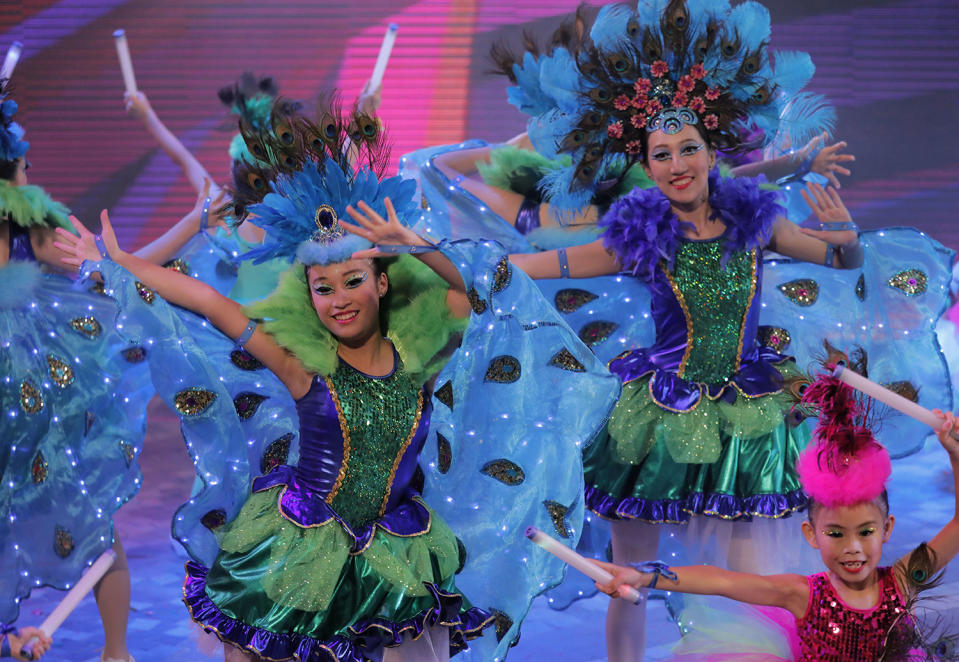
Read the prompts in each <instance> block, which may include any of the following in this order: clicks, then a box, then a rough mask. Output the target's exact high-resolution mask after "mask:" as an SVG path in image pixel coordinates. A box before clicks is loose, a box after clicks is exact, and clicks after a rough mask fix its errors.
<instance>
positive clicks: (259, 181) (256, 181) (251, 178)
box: [246, 172, 266, 191]
mask: <svg viewBox="0 0 959 662" xmlns="http://www.w3.org/2000/svg"><path fill="white" fill-rule="evenodd" d="M246 181H247V183H248V184H249V185H250V186H252V187H253V189H254V190H255V191H262V190H263V189H265V188H266V182H264V181H263V178H262V177H260V176H259V175H257V174H256V173H253V172H251V173H250V174H248V175H247V176H246Z"/></svg>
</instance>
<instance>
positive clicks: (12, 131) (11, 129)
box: [0, 89, 30, 161]
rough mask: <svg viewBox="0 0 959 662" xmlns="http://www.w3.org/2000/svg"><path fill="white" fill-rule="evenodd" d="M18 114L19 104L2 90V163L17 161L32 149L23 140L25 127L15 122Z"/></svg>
mask: <svg viewBox="0 0 959 662" xmlns="http://www.w3.org/2000/svg"><path fill="white" fill-rule="evenodd" d="M16 112H17V102H16V101H14V100H13V99H10V98H8V97H7V92H6V90H3V89H0V161H16V160H17V159H19V158H22V157H23V156H24V155H25V154H26V153H27V150H28V149H30V143H28V142H27V141H26V140H24V139H23V127H22V126H20V125H19V124H17V123H16V122H14V121H13V116H14V115H15V114H16Z"/></svg>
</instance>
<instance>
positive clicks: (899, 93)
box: [0, 0, 959, 247]
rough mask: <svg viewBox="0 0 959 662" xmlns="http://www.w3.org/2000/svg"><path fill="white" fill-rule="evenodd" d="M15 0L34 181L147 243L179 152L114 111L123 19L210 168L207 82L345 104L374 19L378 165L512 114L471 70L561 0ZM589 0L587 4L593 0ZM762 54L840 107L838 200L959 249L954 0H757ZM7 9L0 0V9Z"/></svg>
mask: <svg viewBox="0 0 959 662" xmlns="http://www.w3.org/2000/svg"><path fill="white" fill-rule="evenodd" d="M523 4H524V6H519V5H520V3H517V2H515V1H514V0H450V1H446V2H441V1H437V0H425V1H420V2H415V1H409V0H397V1H393V2H384V1H382V0H368V1H366V2H363V3H359V2H357V3H348V2H337V3H334V2H318V1H317V0H280V1H277V2H262V1H261V2H256V3H254V2H249V1H245V0H239V1H236V2H230V3H226V2H222V1H217V0H199V1H193V2H191V1H187V0H172V1H162V2H161V1H159V0H155V1H153V2H148V1H145V0H85V1H83V0H60V1H38V0H30V1H26V2H22V3H7V4H4V5H3V6H2V7H0V49H6V47H7V46H8V45H9V44H10V43H11V42H13V41H14V40H19V41H21V42H23V44H24V53H23V57H22V59H21V62H20V65H19V66H18V68H17V70H16V72H15V74H14V77H13V84H14V90H15V93H16V98H17V100H18V101H19V102H20V104H21V115H20V119H21V120H22V122H23V124H24V125H25V127H26V129H27V135H28V138H29V140H30V141H31V144H32V148H31V152H30V159H31V162H32V164H33V169H31V171H30V177H31V181H32V182H34V183H37V184H40V185H42V186H44V187H45V188H46V189H47V190H48V191H49V192H50V193H51V194H52V195H53V196H54V197H55V198H57V199H60V200H62V201H64V202H65V203H67V204H68V205H70V206H71V207H72V208H73V209H75V210H76V212H77V213H78V214H79V215H80V216H81V217H82V218H83V219H84V220H85V221H86V222H88V223H89V224H96V222H97V221H96V215H97V212H98V210H99V209H101V208H103V207H108V208H110V209H111V210H112V213H113V216H114V218H115V219H116V222H117V225H118V227H119V228H120V231H121V235H122V236H121V241H122V242H123V243H124V245H126V246H130V247H134V246H139V245H141V244H142V243H145V242H146V241H148V240H150V239H152V238H154V237H155V236H157V235H158V234H159V233H160V232H161V231H162V229H163V228H164V227H166V226H167V225H169V224H170V223H172V222H173V221H174V220H176V219H177V218H179V217H180V216H181V215H182V214H183V213H185V212H186V211H187V210H188V209H189V208H190V207H191V206H192V204H193V200H194V198H193V193H192V191H191V190H190V189H189V187H188V186H187V184H186V182H185V180H184V178H183V177H182V175H181V174H180V172H179V170H178V169H177V168H176V166H175V165H173V163H172V162H171V161H170V160H169V159H168V158H167V157H166V156H165V155H164V154H163V153H162V152H160V151H159V150H158V149H157V148H156V145H155V144H154V143H153V142H152V140H151V138H150V136H149V135H148V134H147V133H146V131H145V130H144V129H143V128H142V126H141V124H140V123H139V121H137V120H135V119H132V118H128V117H127V116H126V115H125V114H124V111H123V106H122V94H123V84H122V79H121V76H120V70H119V66H118V64H117V58H116V53H115V50H114V46H113V40H112V37H111V34H112V32H113V30H115V29H116V28H124V29H126V31H127V35H128V38H129V42H130V48H131V52H132V56H133V61H134V65H135V68H136V76H137V83H138V85H139V87H140V89H141V90H143V91H144V92H146V93H147V95H148V96H149V98H150V100H151V102H152V104H153V107H154V109H155V110H156V111H157V113H158V114H159V116H160V117H161V119H162V120H163V121H164V122H166V124H167V125H168V126H169V128H170V129H171V130H172V131H174V132H175V133H176V134H177V135H179V136H180V137H181V139H182V140H183V141H184V143H186V144H187V146H188V147H190V148H191V149H192V150H193V151H194V153H195V154H196V155H197V157H198V158H199V159H200V161H201V162H203V163H204V164H205V165H206V167H207V168H208V169H209V171H210V172H211V173H212V174H213V176H214V177H215V178H217V179H218V180H219V181H225V179H226V177H227V174H228V157H227V155H226V147H227V144H228V141H229V138H230V135H231V127H230V126H229V122H228V120H227V115H226V112H225V109H224V108H223V107H222V105H221V104H220V103H219V101H218V99H217V97H216V90H217V89H218V88H219V87H221V86H223V85H226V84H229V83H231V82H232V81H233V80H234V79H235V77H236V76H237V75H238V74H239V73H240V72H242V71H243V70H251V71H253V72H255V73H258V74H271V75H273V76H274V77H275V78H276V79H277V81H278V82H279V84H280V89H281V91H282V92H283V93H284V94H286V95H289V96H292V97H298V98H304V99H308V98H311V97H313V96H315V95H316V94H317V93H318V92H320V91H322V90H326V89H329V88H331V87H337V88H339V89H340V90H342V92H343V96H344V99H345V100H346V101H350V102H351V101H352V100H353V99H354V98H355V96H356V94H358V93H359V90H360V89H361V88H362V85H363V83H364V81H365V80H366V78H367V77H368V76H369V74H370V72H371V71H372V68H373V63H374V61H375V58H376V54H377V51H378V49H379V43H380V40H381V38H382V35H383V32H384V30H385V27H386V25H388V24H389V23H390V22H396V23H398V24H399V25H400V32H399V37H398V39H397V42H396V47H395V49H394V51H393V57H392V59H391V61H390V65H389V68H388V69H387V75H386V80H385V85H384V91H383V106H382V111H381V115H382V117H383V118H384V120H385V122H386V124H387V127H388V128H389V131H390V133H391V135H392V139H393V143H394V154H393V156H394V162H395V161H396V160H397V159H398V158H399V156H400V155H401V154H402V153H404V152H407V151H411V150H413V149H417V148H419V147H423V146H426V145H431V144H441V143H448V142H457V141H460V140H463V139H466V138H485V139H488V140H501V139H505V138H507V137H509V136H511V135H513V134H515V133H517V132H519V131H521V130H522V129H523V127H524V118H523V116H522V115H520V113H519V112H518V111H516V110H515V109H513V108H512V107H511V106H509V105H507V103H506V101H505V93H504V87H505V80H504V79H502V78H500V77H496V76H490V75H487V74H486V73H485V72H486V70H487V69H488V68H489V66H490V65H489V61H488V59H487V53H488V51H489V47H490V45H491V44H492V43H493V42H494V41H495V40H497V39H506V40H508V41H511V42H512V43H518V41H519V37H520V34H521V32H522V30H523V29H528V30H531V31H533V32H534V33H539V34H543V35H545V34H548V33H549V32H550V31H551V30H552V29H553V28H554V27H555V26H556V25H557V24H558V23H559V20H560V19H561V17H562V16H564V15H566V14H567V13H569V12H571V11H573V10H574V9H575V7H576V5H577V3H576V2H575V0H554V1H551V2H539V1H534V2H527V3H523ZM591 4H599V3H591ZM766 4H767V5H768V6H769V7H770V10H771V13H772V18H773V22H774V29H773V34H774V40H773V44H772V45H773V47H774V48H783V49H802V50H808V51H810V52H811V53H812V55H813V58H814V60H815V61H816V63H817V66H818V71H817V76H816V78H815V80H814V81H813V89H815V90H816V91H820V92H823V93H825V94H827V95H829V96H830V97H831V98H832V99H833V101H834V102H835V104H836V106H837V108H838V111H839V119H840V122H839V127H838V134H839V135H840V136H841V137H842V138H845V139H847V140H849V142H850V144H851V146H852V148H853V151H854V153H855V154H856V155H857V157H858V161H857V163H856V166H855V176H854V177H853V178H851V179H849V180H847V181H846V185H845V187H844V195H845V197H846V200H847V202H848V204H849V206H850V207H851V208H852V209H853V211H854V213H855V215H856V218H857V220H859V221H860V223H861V224H862V225H863V226H865V227H875V226H879V225H916V226H918V227H920V228H922V229H924V230H926V231H928V232H930V233H931V234H933V236H936V237H937V238H939V239H940V240H941V241H943V242H944V243H946V244H949V245H953V246H957V245H959V229H956V228H955V223H954V222H953V214H954V210H955V209H957V208H959V152H957V142H959V141H957V138H956V135H955V131H954V121H953V118H954V116H955V113H956V108H957V105H959V51H957V46H956V44H957V43H959V8H957V6H956V4H955V2H954V1H953V0H908V1H902V2H876V1H871V2H866V1H856V0H853V1H846V2H818V1H817V2H804V3H796V2H794V1H793V0H775V1H770V2H767V3H766ZM11 5H12V6H11Z"/></svg>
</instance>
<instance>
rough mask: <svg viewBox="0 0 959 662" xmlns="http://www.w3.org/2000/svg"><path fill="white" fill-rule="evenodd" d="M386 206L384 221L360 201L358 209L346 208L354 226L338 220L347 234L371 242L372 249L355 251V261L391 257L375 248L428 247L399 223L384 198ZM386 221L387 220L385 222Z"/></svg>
mask: <svg viewBox="0 0 959 662" xmlns="http://www.w3.org/2000/svg"><path fill="white" fill-rule="evenodd" d="M383 202H384V203H385V205H386V216H387V218H386V219H384V218H383V217H382V216H380V215H379V214H378V213H376V211H374V210H373V208H372V207H370V206H369V205H368V204H366V203H365V202H363V201H362V200H361V201H360V202H358V203H357V205H356V206H357V207H359V209H356V208H354V207H353V206H352V205H351V206H348V207H347V208H346V213H347V214H349V215H350V218H352V219H353V220H354V221H356V224H353V223H346V222H344V221H342V220H340V225H342V226H343V229H345V230H346V231H347V232H352V233H353V234H355V235H359V236H360V237H363V238H364V239H366V240H368V241H370V242H372V243H373V244H374V248H370V249H367V250H365V251H357V252H356V253H354V254H353V257H354V258H356V259H359V258H367V257H381V256H383V255H392V253H384V252H382V251H380V250H378V249H377V248H376V247H375V246H376V245H380V246H428V245H429V243H428V242H427V241H426V240H425V239H423V238H422V237H420V236H419V235H418V234H416V233H415V232H413V231H412V230H411V229H409V228H408V227H406V226H405V225H403V224H402V223H400V219H399V217H397V215H396V210H395V209H394V208H393V202H392V201H391V200H390V199H389V198H384V200H383ZM387 219H388V220H387Z"/></svg>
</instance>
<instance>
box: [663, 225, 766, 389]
mask: <svg viewBox="0 0 959 662" xmlns="http://www.w3.org/2000/svg"><path fill="white" fill-rule="evenodd" d="M723 253H724V247H723V242H722V240H718V239H717V240H715V241H701V242H699V241H695V242H694V241H684V242H682V243H680V245H679V248H678V249H677V251H676V263H675V267H674V269H673V272H672V275H671V282H672V285H673V287H674V290H675V289H678V290H679V292H680V293H681V294H682V298H681V303H682V304H683V312H684V314H685V316H686V320H687V322H686V323H687V330H688V331H689V348H688V350H687V355H686V358H685V360H684V361H683V364H682V365H681V366H680V370H679V376H680V377H683V378H684V379H687V380H689V381H695V382H703V383H706V384H714V383H717V382H725V381H727V380H729V379H730V378H732V376H733V374H734V373H735V372H736V370H737V369H738V367H739V358H740V353H741V351H742V333H743V327H744V321H745V316H746V312H747V310H748V308H749V305H750V303H751V301H752V298H753V295H754V293H755V290H756V280H755V265H754V262H755V254H754V251H738V252H735V253H733V254H732V255H731V256H730V257H729V259H728V261H727V262H726V264H725V265H723V264H722V258H723ZM689 327H691V328H689Z"/></svg>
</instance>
